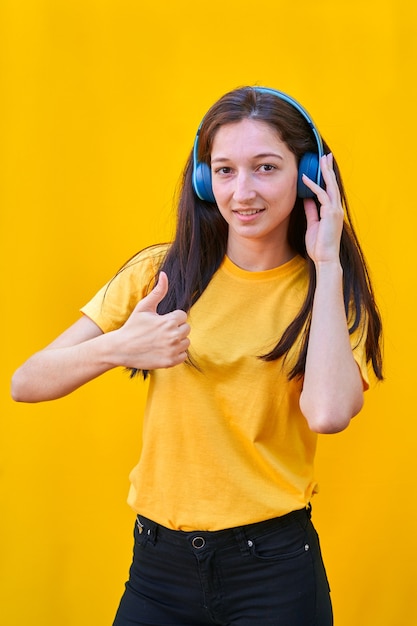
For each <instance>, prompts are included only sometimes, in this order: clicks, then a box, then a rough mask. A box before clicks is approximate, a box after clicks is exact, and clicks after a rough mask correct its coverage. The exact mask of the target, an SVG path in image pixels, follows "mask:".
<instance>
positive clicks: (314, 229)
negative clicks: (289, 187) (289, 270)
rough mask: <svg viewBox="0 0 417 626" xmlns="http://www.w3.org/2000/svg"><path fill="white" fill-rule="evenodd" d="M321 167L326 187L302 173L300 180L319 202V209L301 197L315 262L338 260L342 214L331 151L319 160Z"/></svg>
mask: <svg viewBox="0 0 417 626" xmlns="http://www.w3.org/2000/svg"><path fill="white" fill-rule="evenodd" d="M320 168H321V173H322V176H323V179H324V182H325V183H326V189H322V187H320V186H319V185H317V184H316V183H315V182H314V181H312V180H311V179H310V178H308V177H307V176H305V175H304V176H303V182H304V183H305V185H306V186H307V187H308V188H309V189H311V190H312V191H313V192H314V193H315V195H316V196H317V199H318V201H319V203H320V205H321V206H320V212H319V211H318V210H317V206H316V203H315V201H314V200H313V199H312V198H306V199H305V200H304V210H305V214H306V218H307V231H306V238H305V241H306V248H307V253H308V255H309V257H310V258H311V259H312V260H313V261H314V263H315V264H317V263H326V262H329V261H330V262H334V261H338V260H339V252H340V238H341V235H342V229H343V216H344V214H343V207H342V202H341V198H340V191H339V187H338V184H337V181H336V176H335V173H334V170H333V155H332V154H331V153H330V154H327V155H324V156H323V157H322V158H321V159H320Z"/></svg>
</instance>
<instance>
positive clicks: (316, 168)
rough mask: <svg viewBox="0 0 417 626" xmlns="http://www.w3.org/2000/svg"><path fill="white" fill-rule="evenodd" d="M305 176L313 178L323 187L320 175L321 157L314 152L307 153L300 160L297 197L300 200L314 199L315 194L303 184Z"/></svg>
mask: <svg viewBox="0 0 417 626" xmlns="http://www.w3.org/2000/svg"><path fill="white" fill-rule="evenodd" d="M303 174H305V175H306V176H308V177H309V178H311V180H313V181H314V182H315V183H317V182H318V184H320V185H321V186H323V185H322V181H321V175H320V163H319V156H318V154H316V153H314V152H306V153H305V154H304V155H303V156H302V157H301V160H300V164H299V166H298V180H297V195H298V197H299V198H314V197H315V195H316V194H315V193H314V192H313V191H311V189H309V188H308V187H307V186H306V185H305V184H304V182H303V178H302V177H303Z"/></svg>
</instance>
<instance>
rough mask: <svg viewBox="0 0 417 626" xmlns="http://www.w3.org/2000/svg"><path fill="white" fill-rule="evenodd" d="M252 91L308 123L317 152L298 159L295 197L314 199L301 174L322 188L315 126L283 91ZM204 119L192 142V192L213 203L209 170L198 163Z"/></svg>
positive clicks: (320, 152)
mask: <svg viewBox="0 0 417 626" xmlns="http://www.w3.org/2000/svg"><path fill="white" fill-rule="evenodd" d="M253 90H254V91H256V92H257V93H266V94H270V95H273V96H275V97H277V98H279V99H280V100H283V101H284V102H287V103H288V104H290V105H291V106H292V107H294V109H296V110H297V111H298V112H299V113H300V114H301V115H302V117H303V118H304V119H305V120H306V122H307V123H308V125H309V127H310V129H311V131H312V133H313V135H314V138H315V140H316V144H317V152H307V153H306V154H304V155H303V156H302V157H301V159H300V163H299V166H298V181H297V195H298V196H299V197H300V198H312V197H314V193H313V192H312V191H311V190H310V189H309V188H308V187H307V186H306V185H305V184H304V182H303V180H302V176H303V174H306V175H307V176H308V177H309V178H311V179H312V180H314V182H316V183H317V184H318V185H321V186H323V182H322V177H321V172H320V159H321V157H322V156H323V154H324V149H323V142H322V139H321V136H320V133H319V131H318V129H317V127H316V125H315V124H314V122H313V120H312V118H311V116H310V115H309V113H308V112H307V111H306V109H305V108H304V107H303V106H301V104H300V103H299V102H297V100H294V98H292V97H291V96H289V95H288V94H286V93H284V92H283V91H278V90H276V89H271V88H269V87H253ZM204 119H205V118H203V120H202V121H201V123H200V125H199V127H198V130H197V134H196V137H195V140H194V146H193V172H192V184H193V188H194V191H195V193H196V194H197V196H198V197H199V198H200V200H205V201H206V202H215V201H216V200H215V198H214V194H213V189H212V184H211V169H210V167H209V166H208V165H207V163H201V162H200V161H198V141H199V135H200V130H201V127H202V125H203V122H204Z"/></svg>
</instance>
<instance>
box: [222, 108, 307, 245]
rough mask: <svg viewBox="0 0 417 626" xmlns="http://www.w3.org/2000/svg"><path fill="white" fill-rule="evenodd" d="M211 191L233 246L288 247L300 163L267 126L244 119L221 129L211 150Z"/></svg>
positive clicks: (270, 127)
mask: <svg viewBox="0 0 417 626" xmlns="http://www.w3.org/2000/svg"><path fill="white" fill-rule="evenodd" d="M211 172H212V185H213V193H214V197H215V198H216V202H217V206H218V208H219V211H220V213H221V214H222V216H223V217H224V219H225V220H226V222H227V223H228V225H229V244H232V245H235V244H247V243H248V240H253V241H255V240H256V241H258V242H260V243H262V244H265V245H268V244H272V245H273V246H281V247H282V246H288V244H287V232H288V223H289V219H290V214H291V211H292V209H293V207H294V203H295V200H296V196H297V175H298V170H297V162H296V158H295V155H294V154H293V153H292V152H291V151H290V149H289V148H288V146H287V144H286V143H284V142H283V141H282V140H281V139H280V137H279V135H278V133H277V132H276V130H275V129H274V128H273V127H272V126H270V125H269V124H268V123H266V122H262V121H259V120H253V119H243V120H241V121H239V122H234V123H230V124H225V125H224V126H221V127H220V128H219V129H218V131H217V132H216V134H215V136H214V141H213V147H212V152H211Z"/></svg>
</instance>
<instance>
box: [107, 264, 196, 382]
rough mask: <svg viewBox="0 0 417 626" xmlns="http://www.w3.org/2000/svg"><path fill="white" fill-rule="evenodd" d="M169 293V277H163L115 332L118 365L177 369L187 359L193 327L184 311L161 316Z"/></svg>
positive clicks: (114, 354)
mask: <svg viewBox="0 0 417 626" xmlns="http://www.w3.org/2000/svg"><path fill="white" fill-rule="evenodd" d="M167 292H168V277H167V275H166V274H165V273H164V272H161V273H160V275H159V280H158V283H157V285H156V286H155V287H154V288H153V289H152V291H151V292H150V293H149V294H148V295H147V296H146V297H145V298H143V300H141V301H140V302H139V303H138V304H137V305H136V307H135V308H134V310H133V311H132V313H131V315H130V317H129V318H128V320H127V321H126V322H125V324H124V325H123V326H122V327H121V328H119V329H118V330H116V331H113V335H114V337H113V339H114V344H113V348H114V352H113V356H114V360H115V361H116V363H115V365H121V366H123V367H127V368H135V369H145V370H152V369H158V368H166V367H173V366H174V365H179V364H180V363H183V362H184V361H185V360H186V358H187V349H188V347H189V345H190V340H189V339H188V334H189V332H190V327H189V325H188V323H187V314H186V313H185V312H184V311H179V310H177V311H172V312H171V313H167V314H165V315H159V314H158V313H157V312H156V310H157V307H158V304H159V303H160V302H161V301H162V300H163V299H164V297H165V296H166V294H167Z"/></svg>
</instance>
